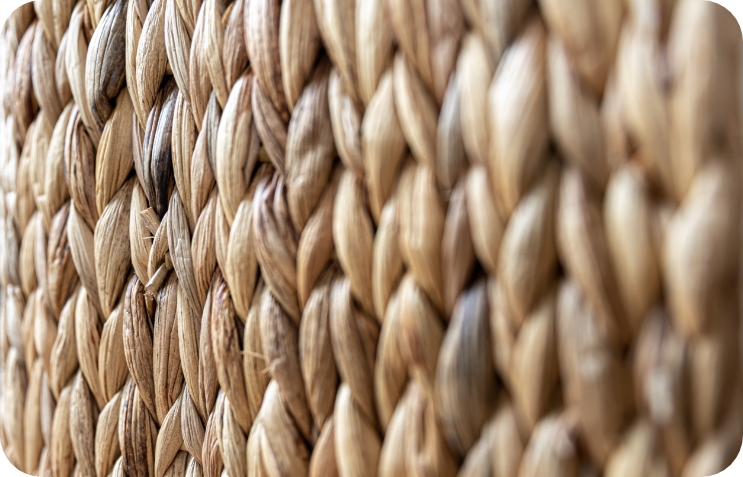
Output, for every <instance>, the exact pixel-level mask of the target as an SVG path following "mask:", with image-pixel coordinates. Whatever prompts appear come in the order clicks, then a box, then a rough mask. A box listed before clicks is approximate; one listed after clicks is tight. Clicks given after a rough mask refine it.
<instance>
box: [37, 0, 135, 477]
mask: <svg viewBox="0 0 743 477" xmlns="http://www.w3.org/2000/svg"><path fill="white" fill-rule="evenodd" d="M125 8H126V2H125V1H124V0H118V1H113V2H107V3H106V4H105V5H104V4H102V3H99V4H96V5H95V6H93V5H86V4H85V3H82V2H79V3H78V4H77V6H76V7H75V9H74V11H73V13H72V16H71V18H70V29H69V31H68V33H67V42H68V43H67V44H66V49H65V50H64V54H65V66H66V68H65V71H66V73H67V78H68V80H69V83H70V90H71V93H72V99H73V100H74V104H73V105H72V107H71V109H70V112H69V115H68V118H69V119H68V125H67V132H66V137H65V146H64V158H65V163H64V164H65V175H66V181H67V186H68V188H69V190H70V196H71V199H72V203H71V206H70V207H69V218H67V219H66V224H67V237H68V240H69V249H70V254H71V256H72V261H73V262H74V265H75V269H76V270H77V274H78V275H79V276H80V281H81V284H82V287H81V288H80V289H79V290H78V292H77V294H76V295H75V303H74V304H72V303H70V304H68V305H67V306H69V307H70V308H69V309H70V312H71V313H72V314H73V315H74V318H73V321H74V323H72V324H70V325H69V326H70V328H73V327H74V335H75V340H74V345H75V346H76V347H77V361H78V363H79V365H80V372H79V373H78V374H77V375H76V377H75V378H74V382H73V384H72V389H71V390H70V396H69V403H66V402H65V405H66V406H68V408H66V409H65V412H66V413H68V418H69V419H70V422H69V434H70V439H71V443H72V450H73V451H74V456H75V458H76V460H77V464H76V471H77V472H78V473H80V474H83V475H99V476H101V475H108V474H109V473H110V472H111V470H112V468H113V466H114V462H115V461H116V459H117V458H118V457H119V455H120V446H119V442H118V432H117V431H118V419H119V406H120V403H121V393H120V392H119V391H120V390H121V388H122V387H123V385H124V382H125V380H126V378H127V376H128V371H127V368H126V365H125V360H124V342H123V306H124V302H123V300H120V298H123V297H124V296H123V293H124V291H125V290H124V284H125V281H126V277H127V273H128V270H129V267H130V263H131V261H130V254H129V244H128V242H129V240H128V217H129V204H130V202H131V199H130V197H131V190H132V185H133V179H129V180H127V178H128V176H129V172H130V171H131V168H132V163H131V159H130V158H129V155H130V154H131V134H119V132H118V131H119V129H120V128H122V127H124V128H126V130H127V131H129V130H131V126H130V124H131V121H132V114H133V113H132V105H131V101H130V99H129V95H128V93H127V92H126V90H124V91H123V92H122V93H121V94H120V91H122V88H123V86H124V81H125V76H124V71H123V70H122V69H121V67H120V63H121V62H123V60H124V45H125V37H124V34H125V28H124V27H125V20H126V16H125V15H126V10H125ZM49 10H50V9H49V7H46V8H45V9H44V11H47V12H48V11H49ZM52 12H53V8H52ZM96 26H97V27H99V28H97V29H96V28H95V27H96ZM63 41H64V40H63ZM109 234H113V236H115V237H116V239H114V240H111V239H110V238H108V236H109ZM50 238H51V237H50ZM50 259H51V257H50ZM50 263H52V262H51V261H50ZM71 331H72V330H64V334H60V335H59V336H58V340H57V342H58V343H59V346H60V348H59V349H60V351H61V352H65V351H64V349H65V348H64V347H65V346H69V344H70V343H72V341H71V337H68V336H67V334H66V333H68V332H71ZM68 366H69V365H67V366H66V367H65V368H63V370H66V369H69V367H68ZM60 399H61V398H60ZM60 402H61V401H60ZM60 432H61V436H60V438H61V439H64V440H65V441H66V439H67V437H66V432H67V431H66V429H65V427H64V425H62V424H60ZM65 449H66V447H61V448H60V450H62V451H64V450H65ZM65 457H66V456H64V455H60V456H59V459H60V460H59V462H58V465H59V471H60V472H61V471H62V469H63V468H65V467H66V466H67V465H68V463H67V462H65V461H64V458H65Z"/></svg>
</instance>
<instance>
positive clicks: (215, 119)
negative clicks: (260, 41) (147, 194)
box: [166, 0, 263, 476]
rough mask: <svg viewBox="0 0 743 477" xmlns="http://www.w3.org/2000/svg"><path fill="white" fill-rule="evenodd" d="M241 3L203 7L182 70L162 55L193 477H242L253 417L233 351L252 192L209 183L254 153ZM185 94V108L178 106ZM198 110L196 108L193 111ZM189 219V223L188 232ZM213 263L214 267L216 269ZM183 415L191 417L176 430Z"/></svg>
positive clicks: (244, 285) (251, 260)
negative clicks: (172, 110) (173, 94)
mask: <svg viewBox="0 0 743 477" xmlns="http://www.w3.org/2000/svg"><path fill="white" fill-rule="evenodd" d="M243 5H244V2H243V1H238V2H236V3H233V4H232V5H230V6H229V7H227V6H226V5H224V4H223V3H220V2H216V1H213V0H207V1H206V2H204V3H203V4H202V5H201V8H200V10H199V13H198V20H197V22H196V27H195V31H194V33H193V38H194V42H193V43H192V44H191V48H192V50H191V52H190V64H186V63H185V54H182V53H177V54H172V55H171V57H172V58H173V60H172V61H176V62H177V63H176V64H175V66H174V72H176V73H175V76H176V78H177V79H178V78H181V79H178V82H179V87H180V90H181V97H179V106H181V105H182V107H179V108H178V110H177V117H176V122H177V124H178V126H177V135H176V136H175V137H174V142H173V144H174V148H175V149H178V148H180V149H181V150H178V151H177V152H176V153H175V154H174V168H175V171H176V175H175V179H176V185H177V187H178V194H174V196H173V199H172V200H171V205H170V212H169V213H170V214H171V227H170V230H169V237H170V239H169V241H170V247H171V250H174V251H175V255H174V258H175V260H174V265H175V270H176V273H178V276H179V278H180V279H181V288H180V291H179V297H181V298H179V307H180V308H181V310H182V311H180V312H179V313H181V320H183V321H181V323H188V324H187V325H186V326H188V327H190V329H184V330H182V340H183V343H187V344H186V346H188V348H187V349H184V350H182V356H184V359H187V360H190V362H189V363H188V364H189V365H188V371H187V372H186V382H187V384H188V390H189V392H190V394H187V395H186V396H184V404H183V409H184V413H183V417H182V421H183V423H184V439H185V442H186V443H187V444H188V448H189V452H191V453H192V454H193V455H194V456H195V462H192V463H191V464H190V465H189V472H192V470H191V469H194V471H195V469H199V471H200V472H201V471H202V470H201V469H202V468H203V474H204V475H209V476H212V475H213V476H217V475H220V474H221V473H223V472H226V473H227V474H228V475H241V474H246V473H247V464H246V452H245V449H246V442H247V434H248V432H249V431H250V426H251V424H252V419H253V418H254V415H251V412H250V405H249V399H248V391H247V385H246V381H245V377H244V363H243V359H244V358H243V355H242V341H243V333H242V330H243V329H244V323H245V319H246V317H247V314H248V309H249V307H250V304H251V298H252V294H253V290H254V288H255V283H256V275H257V269H258V265H257V262H256V259H255V255H254V248H253V246H252V243H251V242H250V237H249V235H248V233H247V232H248V231H249V229H250V225H249V224H250V222H249V221H250V215H249V211H250V210H251V209H252V201H251V199H252V193H251V192H249V191H248V190H247V187H248V185H249V184H246V183H243V189H242V190H239V191H238V190H236V189H230V187H229V184H235V185H237V184H236V183H235V182H233V179H234V178H235V175H236V174H237V175H238V176H239V177H240V178H242V177H243V172H242V171H232V170H231V171H229V172H227V171H225V173H224V177H225V178H227V179H226V182H224V181H223V182H222V183H221V184H220V183H219V181H215V177H219V175H218V174H217V172H218V171H219V170H220V166H221V165H222V164H230V165H237V166H238V167H239V164H240V161H247V162H248V167H249V169H247V170H246V172H248V171H252V168H253V166H254V165H255V162H256V161H255V160H254V159H253V160H252V163H251V159H250V157H254V158H257V151H258V147H259V144H258V139H257V135H256V134H255V132H254V131H253V132H252V136H251V124H252V121H251V120H250V108H249V107H247V108H246V107H245V106H246V105H248V106H249V104H250V84H251V78H250V77H249V76H247V74H246V72H245V69H246V67H247V63H248V57H247V50H246V48H245V45H244V41H245V36H244V29H243V25H244V14H243ZM170 11H171V10H170V9H169V10H168V12H170ZM173 13H174V14H178V15H180V16H179V17H178V19H179V20H180V23H174V24H172V25H171V22H170V20H169V23H168V24H166V30H167V31H170V29H171V28H173V33H171V34H170V36H171V37H173V36H175V35H180V36H182V35H183V32H182V31H180V33H179V30H178V28H179V27H180V28H181V29H182V28H184V26H185V22H184V21H183V18H187V17H188V13H187V12H185V11H184V10H182V9H180V10H179V12H175V11H174V10H173ZM178 19H176V20H178ZM184 41H185V40H184V39H183V38H180V39H179V41H178V43H176V44H181V45H187V44H188V43H187V42H185V43H184ZM189 70H190V71H189ZM188 74H191V75H193V76H192V78H194V76H198V78H199V79H198V80H199V81H201V83H199V85H200V86H203V87H204V89H197V88H195V87H194V83H192V82H190V81H187V79H188V78H185V76H187V75H188ZM241 75H242V76H241ZM194 81H196V78H194ZM189 88H190V89H189ZM230 92H231V93H230ZM189 97H190V98H191V100H192V101H193V103H190V104H189V103H188V99H186V98H189ZM180 98H183V99H182V100H181V99H180ZM207 100H208V103H207ZM197 103H198V105H197ZM204 108H206V112H205V113H202V112H201V111H202V110H203V109H204ZM198 115H203V122H202V125H201V127H200V133H199V134H198V138H197V139H195V142H194V138H196V132H195V124H194V117H197V116H198ZM189 155H190V157H189ZM222 161H224V162H222ZM243 165H245V163H243ZM248 177H249V176H248ZM215 184H219V185H221V186H222V187H223V188H224V190H225V192H226V194H225V195H223V194H222V190H221V189H218V188H215V187H214V186H215ZM254 189H255V187H253V190H254ZM235 192H237V194H235V196H234V198H233V197H230V198H229V199H228V200H229V201H230V203H231V204H235V202H236V200H235V199H237V202H240V201H241V200H244V201H245V205H244V206H241V209H244V210H243V212H244V211H248V214H245V213H238V214H237V215H238V217H235V215H234V211H233V212H232V215H231V216H230V218H231V219H232V220H234V221H235V222H232V226H234V227H235V228H234V229H233V231H234V235H233V234H232V233H231V232H230V225H228V221H227V219H226V218H225V215H224V212H223V210H224V209H223V206H222V204H223V203H224V200H225V199H227V197H228V196H229V195H231V194H232V193H235ZM231 206H232V205H231ZM189 223H190V224H194V225H195V226H194V227H193V228H192V231H189ZM191 235H192V238H190V237H189V236H191ZM189 247H190V250H189ZM217 260H219V265H220V267H219V269H216V265H217ZM236 266H237V267H236ZM210 284H211V287H210ZM209 287H210V288H209ZM207 291H208V294H207ZM181 300H182V302H181ZM235 303H236V304H237V306H235ZM238 310H239V311H238ZM189 316H193V317H195V316H202V317H203V319H202V320H201V324H200V328H196V326H197V324H196V322H194V319H193V318H191V317H189ZM238 317H239V318H240V319H239V320H238ZM197 340H201V343H202V344H204V343H206V344H205V345H202V349H201V351H200V355H199V356H198V360H199V361H194V360H193V358H192V357H185V356H186V355H185V354H184V353H185V352H187V353H194V352H195V351H194V350H193V349H192V347H193V346H197V345H198V342H197ZM245 359H247V357H246V358H245ZM184 371H185V369H184ZM208 373H211V376H210V375H209V374H208ZM219 386H221V390H220V389H219ZM194 392H195V394H194ZM262 393H263V390H261V391H260V394H261V395H262ZM186 406H188V409H187V407H186ZM197 406H198V407H197ZM197 409H198V410H199V412H200V413H201V417H200V416H199V415H198V414H197V412H196V410H197ZM186 412H188V415H187V414H186ZM186 419H189V420H191V421H194V420H197V421H196V422H192V423H189V424H188V426H189V427H186V423H187V421H186ZM202 419H203V420H202ZM186 430H188V431H189V432H188V435H187V434H186ZM223 469H224V470H223Z"/></svg>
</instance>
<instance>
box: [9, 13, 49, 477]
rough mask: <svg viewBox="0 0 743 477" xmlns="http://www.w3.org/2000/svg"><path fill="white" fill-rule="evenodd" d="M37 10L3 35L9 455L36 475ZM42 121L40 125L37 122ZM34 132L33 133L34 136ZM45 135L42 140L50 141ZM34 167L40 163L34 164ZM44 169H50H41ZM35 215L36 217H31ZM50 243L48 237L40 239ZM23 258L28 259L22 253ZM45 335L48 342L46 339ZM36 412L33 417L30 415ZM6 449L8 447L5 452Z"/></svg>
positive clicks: (19, 17)
mask: <svg viewBox="0 0 743 477" xmlns="http://www.w3.org/2000/svg"><path fill="white" fill-rule="evenodd" d="M37 25H38V22H37V21H36V20H35V16H34V11H33V6H30V5H27V6H26V7H25V8H23V9H20V10H17V11H16V12H15V13H14V14H13V15H12V16H11V17H10V18H9V20H8V23H7V24H6V26H5V28H4V30H3V43H4V48H3V49H4V50H5V49H6V48H7V50H5V51H4V55H3V56H4V58H3V61H4V64H3V76H4V80H5V81H6V82H5V84H6V85H7V90H6V91H5V92H4V93H5V94H4V98H3V153H2V154H3V158H2V165H3V175H4V178H3V186H4V187H8V188H7V189H4V191H5V194H4V196H3V201H2V202H3V203H2V209H3V232H4V233H3V237H4V243H3V254H4V258H3V272H2V284H3V297H2V306H3V316H2V355H3V365H4V376H3V380H4V382H3V398H2V403H3V429H2V437H3V442H2V443H3V448H4V450H5V449H7V450H6V455H7V457H8V459H9V460H10V461H11V463H13V465H15V466H16V467H17V468H19V469H22V470H24V471H26V472H29V473H31V472H35V471H36V470H37V467H38V464H39V457H40V454H41V450H42V447H43V442H42V439H41V437H42V436H41V422H40V421H39V414H40V409H39V405H40V397H41V395H40V393H41V391H42V389H41V387H42V382H41V380H42V364H41V360H39V361H38V366H37V365H36V364H37V363H36V362H35V361H36V359H37V350H36V346H35V342H34V331H35V321H36V319H35V310H36V308H37V305H38V304H39V303H42V306H44V305H45V303H43V302H41V300H40V298H42V295H40V292H39V290H37V286H38V280H37V277H36V269H35V257H34V254H33V249H34V242H35V241H36V239H37V237H38V236H39V235H40V234H42V233H44V230H43V229H42V224H41V217H40V214H39V213H36V214H34V211H35V209H36V205H35V194H34V191H33V190H32V184H33V183H34V182H35V181H34V179H36V177H37V170H38V168H37V167H35V161H36V160H38V159H39V157H38V154H33V152H36V151H33V150H34V149H37V148H35V147H33V142H32V139H33V137H34V136H35V134H34V133H35V131H34V129H35V126H36V124H39V125H41V126H42V129H43V133H45V132H46V129H47V126H46V125H45V124H44V116H43V115H40V116H38V117H37V113H38V111H39V107H38V104H37V100H36V96H35V92H34V89H33V84H32V81H33V76H32V75H33V72H32V55H33V43H34V36H35V31H36V29H37ZM34 120H35V122H34ZM29 128H31V130H29ZM43 133H42V134H43ZM32 161H33V162H32ZM42 170H43V169H42ZM32 214H33V215H32ZM39 238H42V239H43V236H42V237H39ZM21 252H25V253H23V254H21ZM42 336H44V335H42ZM31 412H33V413H34V415H29V413H31ZM5 446H7V448H6V447H5Z"/></svg>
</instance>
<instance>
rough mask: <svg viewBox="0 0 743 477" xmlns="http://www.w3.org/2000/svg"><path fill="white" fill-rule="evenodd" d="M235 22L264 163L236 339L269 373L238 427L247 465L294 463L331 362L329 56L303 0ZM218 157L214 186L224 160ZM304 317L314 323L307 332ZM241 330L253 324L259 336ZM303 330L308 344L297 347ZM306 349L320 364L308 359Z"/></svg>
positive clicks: (322, 402)
mask: <svg viewBox="0 0 743 477" xmlns="http://www.w3.org/2000/svg"><path fill="white" fill-rule="evenodd" d="M245 33H246V45H247V48H248V55H249V58H250V62H251V67H252V71H253V73H254V74H255V79H254V80H253V84H252V92H251V107H252V113H253V120H254V125H255V128H256V130H257V133H258V136H259V137H260V138H261V140H262V142H263V147H264V149H263V150H262V151H261V156H263V154H264V152H263V151H265V154H266V155H267V156H268V159H269V160H270V161H271V163H272V165H273V167H272V168H270V169H266V171H265V172H263V173H262V172H261V170H260V169H259V171H258V174H257V175H258V180H259V183H258V187H257V190H256V191H255V196H254V198H253V210H252V224H251V228H252V230H251V231H250V234H251V235H252V239H251V240H252V241H253V242H254V244H255V249H256V257H257V260H258V263H259V265H260V270H261V276H262V279H263V282H264V283H265V289H263V291H261V290H260V289H259V290H257V291H256V293H260V295H259V298H258V300H259V304H260V309H259V310H257V312H256V315H254V314H253V312H252V311H251V313H250V315H249V317H248V322H247V325H248V327H247V328H246V331H245V332H246V349H245V353H248V352H250V353H251V354H253V353H255V351H256V350H255V349H251V350H248V343H249V342H252V343H255V345H259V349H260V351H261V353H262V359H258V360H253V363H254V364H253V365H252V366H250V368H248V367H247V364H248V363H247V361H246V371H249V372H250V371H252V374H257V372H260V371H261V370H262V372H264V373H268V374H267V376H268V377H269V378H270V379H271V381H270V382H268V383H267V386H268V387H267V388H265V395H264V396H263V402H262V404H260V408H259V411H258V414H257V415H256V416H255V423H254V424H253V427H252V429H251V430H250V435H249V438H248V454H247V457H248V460H247V465H248V473H249V475H253V474H255V475H270V474H271V473H273V472H276V471H278V472H279V473H280V474H281V475H306V474H307V473H308V471H309V467H310V453H311V449H312V447H313V446H315V445H317V446H320V442H327V441H328V439H327V438H325V439H324V440H323V436H325V435H327V432H326V431H327V429H329V427H328V422H327V419H328V417H329V414H330V413H332V411H331V408H332V403H333V401H332V400H333V398H334V396H335V386H334V382H333V381H332V379H333V378H334V377H335V373H336V372H337V371H336V370H335V366H334V363H333V362H332V354H331V355H328V352H329V351H330V349H329V348H330V346H329V344H330V343H329V336H328V334H327V333H328V321H327V320H328V305H329V300H330V298H329V289H328V285H329V283H328V277H329V276H330V274H331V272H330V271H329V270H328V271H325V272H323V270H325V269H326V265H327V264H328V263H329V261H330V259H331V255H332V251H333V243H332V237H331V234H330V228H331V223H330V220H331V217H332V208H333V201H334V198H335V188H336V184H337V182H338V174H337V173H334V165H335V157H336V153H335V145H334V144H333V134H332V128H331V125H330V112H329V106H328V81H329V76H330V62H329V61H328V60H327V58H326V57H325V56H324V55H323V54H322V53H320V55H318V53H319V46H320V38H319V33H318V31H317V24H316V23H315V12H314V6H313V4H312V2H311V1H307V0H300V1H291V2H283V3H281V2H278V1H274V0H269V1H257V2H252V1H251V2H249V3H248V4H247V5H246V8H245ZM233 94H234V93H233ZM262 167H264V168H265V167H267V166H262ZM218 169H219V170H220V172H219V175H218V182H220V194H221V193H222V191H223V190H224V189H223V188H222V186H221V181H222V180H223V175H222V174H223V172H222V171H226V169H223V168H220V167H218ZM225 205H228V203H225V201H223V202H222V206H223V209H225V212H226V213H227V210H228V209H227V208H225ZM238 213H239V212H238ZM233 230H234V224H233ZM323 273H324V275H322V274H323ZM321 276H323V277H325V278H322V279H321V278H320V277H321ZM321 290H322V291H321ZM320 294H322V296H320ZM318 300H320V301H322V303H324V304H325V306H324V307H323V306H322V304H321V303H320V302H318ZM254 320H257V322H256V321H254ZM317 320H320V323H317ZM313 324H317V326H319V327H321V329H322V330H323V331H324V333H325V334H323V335H314V334H311V333H312V331H311V330H310V328H311V327H312V326H313ZM308 327H310V328H308ZM251 328H252V329H251ZM318 331H320V330H318ZM323 331H320V333H322V332H323ZM248 333H257V334H258V338H259V339H260V344H258V343H256V342H255V340H256V338H250V337H249V335H248ZM315 340H321V341H319V342H315ZM308 341H312V342H313V343H312V344H311V345H309V346H311V347H310V348H307V347H304V346H305V345H307V344H309V343H308ZM252 343H251V344H252ZM309 353H313V354H312V355H310V354H309ZM247 359H248V356H246V360H247ZM314 360H320V361H322V362H323V364H324V365H325V367H322V368H314V367H312V364H311V363H312V362H314ZM257 365H260V366H261V368H257V369H256V368H255V366H257ZM321 373H322V375H321ZM246 377H247V378H248V379H249V380H250V379H256V378H255V377H253V376H252V375H250V374H249V375H247V376H246ZM256 377H257V376H256ZM322 379H330V384H331V386H332V388H330V387H326V388H324V389H322V390H320V389H318V388H317V387H316V386H317V385H319V384H320V383H321V382H323V381H320V380H322ZM258 382H259V383H261V382H262V381H261V380H258ZM264 385H265V384H264ZM251 404H252V402H251ZM318 438H319V439H320V440H321V441H318ZM272 469H275V470H272Z"/></svg>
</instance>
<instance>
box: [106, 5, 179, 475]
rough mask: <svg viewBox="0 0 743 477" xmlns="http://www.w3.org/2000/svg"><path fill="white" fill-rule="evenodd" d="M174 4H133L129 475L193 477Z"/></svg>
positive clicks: (124, 429) (124, 441)
mask: <svg viewBox="0 0 743 477" xmlns="http://www.w3.org/2000/svg"><path fill="white" fill-rule="evenodd" d="M166 3H167V2H166V1H165V0H162V1H160V0H156V1H154V2H136V1H130V2H129V3H128V9H127V14H126V15H127V16H126V28H125V30H126V35H125V38H126V47H125V57H126V78H127V88H128V92H129V95H130V96H131V100H132V106H133V112H134V116H135V118H136V119H135V120H133V121H132V123H131V125H130V130H131V137H132V149H133V156H134V169H135V171H136V175H137V180H136V181H133V182H134V184H133V189H132V193H131V199H130V208H129V210H127V213H128V214H129V217H128V233H129V235H130V238H131V241H130V243H129V246H130V251H131V257H132V263H133V265H134V271H135V276H134V277H132V278H131V279H130V280H129V282H128V284H127V291H126V301H125V304H124V349H125V356H126V362H127V366H128V368H129V372H130V374H131V377H132V380H131V381H130V382H129V384H128V385H127V386H126V387H125V389H124V396H123V398H122V403H121V411H120V416H119V441H120V445H121V449H122V459H121V471H122V473H123V474H125V475H131V476H146V475H157V476H163V475H165V474H166V473H168V472H170V473H175V474H185V472H186V467H187V457H188V454H187V453H186V452H185V451H184V452H180V451H181V448H182V447H183V437H182V432H181V424H182V420H181V407H182V401H183V395H184V392H183V390H184V375H183V371H182V368H181V362H180V358H181V353H180V343H179V341H180V340H179V331H178V321H179V320H178V301H179V299H178V296H179V286H180V285H179V279H178V276H177V275H176V274H175V273H171V271H172V269H173V254H174V252H173V251H172V250H169V237H168V232H169V228H170V220H169V214H168V208H169V204H170V203H171V202H172V200H174V197H175V196H174V195H173V191H174V182H173V175H174V172H173V164H172V136H173V125H174V118H175V114H176V108H177V103H178V87H177V85H176V82H175V81H174V80H173V78H171V77H170V76H166V74H168V73H170V72H171V70H170V68H169V66H168V57H167V53H166V43H165V34H164V32H165V18H166V6H167V5H166Z"/></svg>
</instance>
